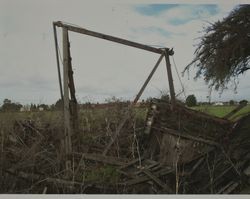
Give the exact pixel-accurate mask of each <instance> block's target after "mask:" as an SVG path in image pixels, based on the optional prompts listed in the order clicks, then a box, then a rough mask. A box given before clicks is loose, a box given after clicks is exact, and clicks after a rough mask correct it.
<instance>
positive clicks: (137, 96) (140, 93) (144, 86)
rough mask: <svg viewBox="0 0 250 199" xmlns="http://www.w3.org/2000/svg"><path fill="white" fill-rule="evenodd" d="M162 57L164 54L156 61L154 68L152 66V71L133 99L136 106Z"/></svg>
mask: <svg viewBox="0 0 250 199" xmlns="http://www.w3.org/2000/svg"><path fill="white" fill-rule="evenodd" d="M163 57H164V54H162V55H161V56H160V58H159V59H158V61H157V62H156V64H155V66H154V68H153V69H152V71H151V72H150V74H149V76H148V78H147V79H146V81H145V82H144V84H143V85H142V87H141V89H140V91H139V93H138V94H137V95H136V97H135V99H134V101H133V103H134V104H136V103H137V101H138V100H139V99H140V97H141V95H142V93H143V91H144V90H145V88H146V86H147V85H148V82H149V81H150V80H151V78H152V76H153V74H154V73H155V71H156V69H157V68H158V66H159V65H160V63H161V60H162V58H163Z"/></svg>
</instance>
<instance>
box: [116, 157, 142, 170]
mask: <svg viewBox="0 0 250 199" xmlns="http://www.w3.org/2000/svg"><path fill="white" fill-rule="evenodd" d="M142 160H144V157H143V156H142V157H141V158H137V159H135V160H132V161H131V162H128V163H126V164H124V165H122V166H121V167H120V168H119V169H125V168H127V167H130V166H132V165H134V164H136V163H137V162H139V161H142Z"/></svg>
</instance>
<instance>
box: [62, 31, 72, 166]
mask: <svg viewBox="0 0 250 199" xmlns="http://www.w3.org/2000/svg"><path fill="white" fill-rule="evenodd" d="M62 33H63V88H64V95H63V107H64V109H63V110H64V111H63V115H64V134H65V155H66V169H69V168H70V167H71V161H70V160H69V159H68V157H69V155H70V154H71V152H72V144H71V126H70V110H69V50H68V48H69V41H68V30H67V29H66V28H63V31H62Z"/></svg>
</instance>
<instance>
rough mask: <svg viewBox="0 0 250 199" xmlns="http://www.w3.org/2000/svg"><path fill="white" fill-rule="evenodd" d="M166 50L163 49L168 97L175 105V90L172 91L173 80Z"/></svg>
mask: <svg viewBox="0 0 250 199" xmlns="http://www.w3.org/2000/svg"><path fill="white" fill-rule="evenodd" d="M168 50H169V49H165V60H166V67H167V73H168V84H169V91H170V97H171V104H172V107H173V106H174V105H175V91H174V82H173V76H172V70H171V64H170V61H169V52H168Z"/></svg>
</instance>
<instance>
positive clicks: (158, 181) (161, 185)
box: [143, 169, 174, 193]
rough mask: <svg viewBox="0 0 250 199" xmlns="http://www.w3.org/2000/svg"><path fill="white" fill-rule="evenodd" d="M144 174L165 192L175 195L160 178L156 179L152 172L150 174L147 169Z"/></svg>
mask: <svg viewBox="0 0 250 199" xmlns="http://www.w3.org/2000/svg"><path fill="white" fill-rule="evenodd" d="M143 172H144V173H145V174H146V175H147V176H148V177H149V178H151V179H152V180H153V181H154V182H156V184H158V185H159V186H160V187H162V188H163V189H164V190H165V191H167V192H168V193H174V192H173V190H172V189H171V188H170V187H169V186H168V185H167V184H165V183H163V182H162V181H161V180H160V179H159V178H158V177H156V176H155V175H154V174H153V173H152V172H150V171H149V170H147V169H144V170H143Z"/></svg>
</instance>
